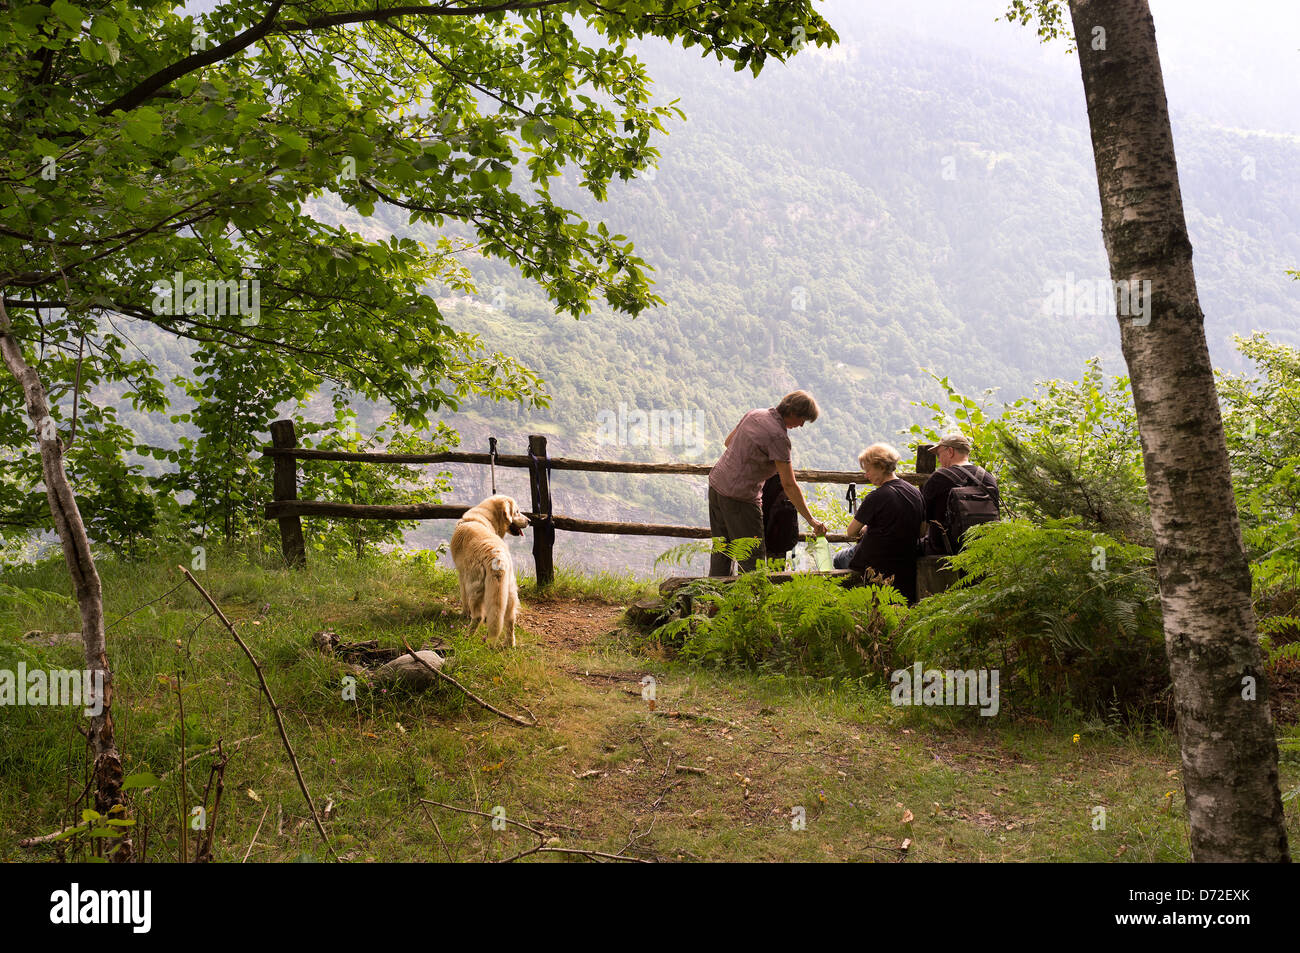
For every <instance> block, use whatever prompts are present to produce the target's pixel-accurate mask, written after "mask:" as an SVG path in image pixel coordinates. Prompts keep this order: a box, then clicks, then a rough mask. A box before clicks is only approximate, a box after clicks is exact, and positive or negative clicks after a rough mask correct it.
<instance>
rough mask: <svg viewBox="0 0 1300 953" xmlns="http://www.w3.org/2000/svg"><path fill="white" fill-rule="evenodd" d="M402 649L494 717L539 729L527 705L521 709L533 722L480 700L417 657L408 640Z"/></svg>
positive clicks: (449, 677)
mask: <svg viewBox="0 0 1300 953" xmlns="http://www.w3.org/2000/svg"><path fill="white" fill-rule="evenodd" d="M402 647H403V648H404V649H406V654H407V655H409V656H411V658H413V659H415V660H416V661H417V662H419V663H420V664H421V665H423V666H424V667H425V668H427V669H428V670H429V671H431V672H433V674H434V675H437V676H438V677H439V678H441V679H442V680H443V681H445V682H451V684H453V685H455V686H456V687H457V688H459V689H460V690H461V691H462V692H464V693H465V694H466V695H467V696H469V698H471V699H472V700H473V701H475V702H477V703H478V704H479V705H482V706H483V707H484V708H486V709H487V710H488V711H490V712H492V714H494V715H500V716H501V717H502V718H504V719H506V720H507V721H513V722H514V723H515V724H516V725H523V726H524V727H525V728H536V727H537V716H536V715H534V714H533V713H532V712H531V711H528V707H527V706H526V705H520V706H519V707H520V708H522V709H523V710H524V711H527V712H528V717H529V718H531V719H532V721H524V720H523V719H522V718H516V717H515V716H514V715H511V714H509V713H507V712H504V711H502V710H501V709H500V708H494V707H493V706H492V705H490V704H488V703H487V702H485V701H484V700H483V699H481V698H479V697H478V696H477V695H475V694H474V693H473V692H471V691H470V690H469V689H468V688H466V687H465V686H464V685H462V684H461V683H460V682H458V681H456V680H455V679H454V678H452V677H451V676H450V675H446V674H444V673H442V672H440V671H438V670H437V669H436V668H434V667H433V666H432V665H430V664H429V663H428V662H426V661H425V660H424V659H422V658H420V656H418V655H416V654H415V651H414V650H413V649H412V648H411V647H410V646H409V645H407V644H406V640H405V639H403V640H402Z"/></svg>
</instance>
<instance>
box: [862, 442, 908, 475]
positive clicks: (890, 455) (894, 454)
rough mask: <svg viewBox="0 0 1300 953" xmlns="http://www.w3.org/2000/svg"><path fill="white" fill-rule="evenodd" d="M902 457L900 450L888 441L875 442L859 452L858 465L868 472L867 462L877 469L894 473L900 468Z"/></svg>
mask: <svg viewBox="0 0 1300 953" xmlns="http://www.w3.org/2000/svg"><path fill="white" fill-rule="evenodd" d="M901 459H902V457H901V456H900V455H899V453H898V451H897V450H895V449H894V448H893V447H891V446H890V445H889V444H887V443H873V444H872V445H871V446H869V447H867V449H866V450H863V451H862V452H861V453H859V454H858V466H860V467H861V468H862V472H864V473H865V472H866V470H867V464H871V465H872V466H873V467H876V468H877V469H880V470H884V471H885V472H886V473H893V472H894V471H895V470H897V469H898V461H899V460H901Z"/></svg>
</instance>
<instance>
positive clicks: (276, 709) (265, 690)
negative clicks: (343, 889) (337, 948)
mask: <svg viewBox="0 0 1300 953" xmlns="http://www.w3.org/2000/svg"><path fill="white" fill-rule="evenodd" d="M176 568H177V569H179V570H180V571H181V572H182V573H184V574H185V578H186V579H188V580H189V581H190V583H191V584H192V585H193V586H194V588H195V589H197V590H198V591H199V595H201V596H203V598H204V599H206V600H207V603H208V605H210V606H212V611H213V612H215V613H216V614H217V618H219V619H220V620H221V624H222V625H224V626H225V627H226V630H227V631H228V632H229V633H230V634H231V635H232V636H234V638H235V641H236V642H238V643H239V647H240V648H241V649H243V650H244V655H246V656H248V660H249V661H250V662H251V663H253V671H254V672H256V673H257V681H258V682H259V683H260V684H261V686H262V694H264V695H265V696H266V700H267V702H268V703H270V705H271V714H273V715H275V726H276V728H278V729H279V731H280V740H281V741H283V742H284V750H285V751H287V752H288V753H289V760H290V761H291V762H292V763H293V773H294V776H295V777H297V779H298V787H299V789H300V790H301V791H302V796H303V799H304V800H305V801H306V802H307V809H308V810H309V811H311V819H312V820H313V821H315V822H316V830H317V832H318V833H319V834H320V839H321V841H322V842H323V843H324V844H325V849H326V850H327V851H329V854H330V856H331V857H333V858H334V859H335V860H338V859H339V856H338V854H336V853H334V847H333V845H331V844H330V839H329V835H328V834H326V833H325V825H324V824H322V823H321V822H320V815H318V814H317V813H316V805H315V804H313V803H312V800H311V792H310V791H308V790H307V782H306V781H305V780H303V776H302V768H301V767H299V766H298V756H297V755H295V754H294V753H293V744H292V743H291V742H290V741H289V733H288V732H287V731H286V730H285V727H284V718H283V716H281V714H280V706H279V705H278V704H276V701H275V696H274V695H272V694H271V687H270V686H269V685H267V684H266V676H265V675H263V674H262V666H261V665H259V664H258V662H257V659H256V658H255V657H254V656H253V653H252V651H250V650H249V648H248V646H247V645H246V644H245V643H244V640H243V639H241V638H240V637H239V633H238V632H236V631H235V627H234V626H233V625H231V624H230V620H229V619H227V618H226V614H225V613H224V612H222V611H221V607H220V606H219V605H217V604H216V602H215V601H213V599H212V597H211V596H210V595H208V591H207V590H206V589H204V588H203V587H202V586H201V585H199V581H198V580H197V579H195V578H194V577H193V576H192V575H190V571H189V570H188V569H186V568H185V567H184V566H177V567H176Z"/></svg>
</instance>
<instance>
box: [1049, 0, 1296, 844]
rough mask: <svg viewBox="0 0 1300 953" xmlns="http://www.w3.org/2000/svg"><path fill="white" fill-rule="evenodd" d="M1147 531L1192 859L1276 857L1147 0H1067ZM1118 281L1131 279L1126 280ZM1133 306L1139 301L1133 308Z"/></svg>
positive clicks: (1256, 672)
mask: <svg viewBox="0 0 1300 953" xmlns="http://www.w3.org/2000/svg"><path fill="white" fill-rule="evenodd" d="M1070 14H1071V18H1072V20H1073V24H1074V35H1075V38H1076V41H1077V44H1078V48H1079V66H1080V69H1081V70H1082V73H1083V86H1084V91H1085V93H1086V95H1087V101H1088V124H1089V126H1090V127H1091V131H1092V146H1093V154H1094V158H1095V159H1096V164H1097V184H1098V187H1099V189H1100V192H1101V211H1102V232H1103V235H1104V238H1105V242H1106V252H1107V254H1108V256H1109V258H1110V272H1111V279H1112V280H1113V281H1114V282H1115V283H1116V299H1117V308H1120V309H1123V308H1125V305H1126V304H1128V302H1126V298H1128V295H1126V294H1124V293H1123V291H1124V290H1125V289H1124V288H1123V287H1122V285H1123V283H1126V282H1133V281H1137V282H1142V281H1150V285H1148V286H1146V287H1148V288H1149V289H1150V291H1149V296H1148V297H1147V307H1148V308H1149V310H1147V311H1146V312H1145V313H1137V314H1129V315H1126V314H1125V313H1124V311H1123V310H1121V311H1120V316H1119V323H1120V342H1121V346H1122V348H1123V351H1124V359H1125V361H1126V362H1127V363H1128V370H1129V375H1130V377H1131V378H1132V383H1133V399H1134V402H1135V404H1136V407H1137V419H1138V429H1139V431H1140V433H1141V438H1142V454H1143V462H1144V465H1145V468H1146V476H1147V488H1148V489H1147V493H1148V498H1149V500H1150V504H1151V522H1152V529H1153V530H1154V533H1155V541H1156V563H1157V567H1158V572H1159V577H1160V602H1161V606H1162V608H1163V610H1164V630H1165V649H1166V652H1167V654H1168V657H1169V670H1170V675H1171V676H1172V680H1173V690H1174V707H1175V711H1176V712H1177V716H1178V736H1179V742H1180V744H1181V747H1182V763H1183V783H1184V785H1185V787H1186V793H1187V810H1188V815H1189V817H1190V822H1191V842H1192V858H1193V859H1194V860H1196V861H1211V862H1213V861H1287V860H1289V855H1288V853H1287V836H1286V828H1285V825H1284V820H1283V814H1282V800H1281V794H1280V791H1279V789H1278V773H1277V742H1276V739H1275V737H1274V729H1273V718H1272V715H1271V713H1270V711H1269V704H1268V689H1267V686H1266V684H1265V681H1264V674H1263V671H1262V669H1263V659H1262V656H1261V652H1260V647H1259V642H1258V639H1257V636H1256V632H1255V616H1254V611H1253V610H1252V608H1251V601H1250V597H1251V578H1250V570H1249V566H1248V564H1247V560H1246V554H1245V550H1244V548H1243V546H1242V541H1241V527H1240V525H1239V523H1238V521H1237V508H1236V503H1235V501H1234V498H1233V492H1232V481H1231V475H1230V471H1229V466H1228V452H1227V447H1226V445H1225V443H1224V437H1223V422H1222V420H1221V418H1220V416H1219V402H1218V394H1217V392H1216V390H1215V386H1214V372H1213V369H1212V368H1211V365H1210V354H1209V349H1208V347H1207V346H1206V341H1205V328H1204V316H1203V315H1202V313H1201V307H1200V303H1199V301H1198V299H1197V293H1196V278H1195V275H1194V274H1193V272H1192V246H1191V241H1190V240H1189V239H1188V236H1187V223H1186V221H1185V219H1184V215H1183V200H1182V194H1181V192H1180V190H1179V186H1178V168H1177V164H1176V162H1175V159H1174V142H1173V132H1172V130H1171V128H1170V125H1169V109H1168V104H1167V102H1166V99H1165V88H1164V78H1163V75H1162V73H1161V70H1160V57H1159V54H1158V52H1157V50H1156V37H1155V24H1154V23H1153V21H1152V19H1151V11H1150V9H1149V7H1148V3H1147V0H1070ZM1127 287H1129V288H1135V290H1136V289H1137V288H1141V287H1142V286H1140V285H1139V286H1133V285H1131V284H1130V285H1128V286H1127ZM1127 310H1129V311H1130V312H1133V311H1137V310H1138V309H1136V308H1133V307H1132V306H1131V304H1130V305H1129V307H1128V308H1127Z"/></svg>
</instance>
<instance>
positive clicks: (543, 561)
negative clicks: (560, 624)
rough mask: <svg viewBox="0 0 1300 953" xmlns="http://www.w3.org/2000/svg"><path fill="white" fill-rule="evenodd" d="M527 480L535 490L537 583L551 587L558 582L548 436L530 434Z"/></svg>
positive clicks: (534, 535) (534, 536)
mask: <svg viewBox="0 0 1300 953" xmlns="http://www.w3.org/2000/svg"><path fill="white" fill-rule="evenodd" d="M528 456H529V461H528V473H529V476H530V478H531V479H530V480H529V481H528V482H529V484H530V486H531V488H532V491H533V506H532V511H533V514H534V519H533V566H534V567H535V568H536V570H537V585H538V586H539V587H545V586H549V585H550V584H551V583H552V582H554V581H555V562H554V555H555V554H554V549H555V524H554V523H553V522H552V521H551V481H550V478H549V476H548V474H547V472H546V438H545V437H543V436H540V435H539V434H530V435H529V436H528Z"/></svg>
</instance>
